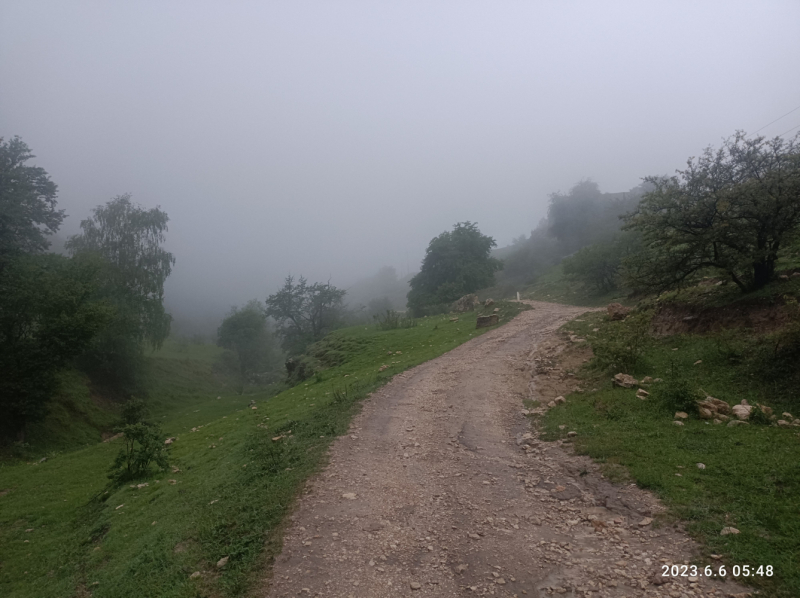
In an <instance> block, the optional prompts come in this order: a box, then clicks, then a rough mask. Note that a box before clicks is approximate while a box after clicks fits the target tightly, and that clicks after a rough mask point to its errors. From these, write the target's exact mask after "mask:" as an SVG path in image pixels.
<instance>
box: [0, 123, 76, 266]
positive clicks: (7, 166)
mask: <svg viewBox="0 0 800 598" xmlns="http://www.w3.org/2000/svg"><path fill="white" fill-rule="evenodd" d="M34 157H35V156H34V155H33V154H32V153H31V150H30V148H29V147H28V146H27V145H26V144H25V142H24V141H22V139H20V138H19V137H14V138H13V139H11V140H10V141H6V142H4V141H3V138H2V137H0V269H2V268H3V267H4V266H5V264H6V263H7V262H8V260H9V259H10V258H12V257H13V256H15V255H19V254H21V253H37V252H41V251H44V250H46V249H47V248H48V247H49V246H50V243H49V242H48V240H47V236H46V234H45V230H49V231H50V232H51V233H54V232H56V231H57V230H58V227H59V226H61V222H62V220H63V219H64V211H63V210H57V209H56V193H57V191H58V187H57V186H56V184H55V183H54V182H53V181H51V180H50V176H49V175H48V174H47V172H46V171H45V170H44V169H43V168H40V167H38V166H28V165H26V164H25V163H26V162H27V161H28V160H30V159H31V158H34Z"/></svg>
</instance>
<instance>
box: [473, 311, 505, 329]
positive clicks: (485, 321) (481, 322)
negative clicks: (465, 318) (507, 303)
mask: <svg viewBox="0 0 800 598" xmlns="http://www.w3.org/2000/svg"><path fill="white" fill-rule="evenodd" d="M498 322H500V317H499V316H498V315H497V314H492V315H491V316H478V321H477V323H476V324H475V328H487V327H489V326H494V325H495V324H497V323H498Z"/></svg>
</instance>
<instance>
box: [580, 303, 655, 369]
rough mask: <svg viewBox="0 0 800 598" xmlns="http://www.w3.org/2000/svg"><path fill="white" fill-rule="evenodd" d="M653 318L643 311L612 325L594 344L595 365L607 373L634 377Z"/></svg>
mask: <svg viewBox="0 0 800 598" xmlns="http://www.w3.org/2000/svg"><path fill="white" fill-rule="evenodd" d="M652 317H653V314H652V312H650V311H642V312H636V313H633V314H631V315H629V316H628V317H627V318H625V319H624V320H622V321H621V322H610V323H608V324H607V325H606V327H605V328H604V329H603V335H602V337H601V338H599V339H598V340H597V341H595V343H594V344H593V349H594V355H595V357H594V362H595V365H596V366H597V367H599V368H600V369H602V370H604V371H614V372H624V373H626V374H630V373H632V372H633V370H634V369H635V368H636V366H637V365H639V362H640V361H641V357H642V354H643V353H644V349H645V346H646V343H647V341H648V339H649V331H650V321H651V320H652Z"/></svg>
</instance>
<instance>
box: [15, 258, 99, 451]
mask: <svg viewBox="0 0 800 598" xmlns="http://www.w3.org/2000/svg"><path fill="white" fill-rule="evenodd" d="M100 269H101V264H99V263H98V262H97V260H91V259H76V258H73V259H68V258H66V257H63V256H59V255H54V254H46V255H28V256H21V257H18V258H16V259H15V260H13V261H12V262H9V263H8V264H7V266H6V268H4V269H3V271H2V272H1V273H0V371H2V372H3V375H2V376H0V409H2V413H3V417H2V418H0V422H2V423H0V432H1V433H2V435H3V436H6V437H9V436H12V435H14V434H16V435H17V436H18V437H20V438H22V437H23V436H24V428H25V424H27V423H28V422H33V421H37V420H40V419H42V418H43V417H44V416H45V414H46V412H47V404H48V402H49V401H50V399H51V397H52V396H53V394H54V392H55V391H56V388H57V385H58V381H57V374H58V371H59V370H60V369H61V368H63V367H64V366H66V365H67V363H68V362H69V360H70V359H72V358H73V357H74V356H75V355H76V354H78V353H80V352H81V351H83V350H84V349H85V348H86V347H87V346H88V344H89V343H90V341H91V340H92V339H93V338H94V336H95V335H96V334H97V333H98V332H99V331H100V330H101V329H102V328H103V327H104V326H105V325H106V324H107V322H108V321H109V319H110V318H111V315H112V310H111V309H110V307H109V306H108V305H107V304H105V303H103V302H102V301H99V300H98V299H97V286H98V279H99V272H100Z"/></svg>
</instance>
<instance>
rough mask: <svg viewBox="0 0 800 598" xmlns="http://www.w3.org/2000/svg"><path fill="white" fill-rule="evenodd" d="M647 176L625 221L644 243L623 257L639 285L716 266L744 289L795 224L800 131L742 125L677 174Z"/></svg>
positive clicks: (766, 268) (762, 276) (670, 281)
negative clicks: (753, 133)
mask: <svg viewBox="0 0 800 598" xmlns="http://www.w3.org/2000/svg"><path fill="white" fill-rule="evenodd" d="M645 181H647V182H648V183H650V184H651V185H653V190H652V191H650V192H649V193H646V194H645V195H644V197H643V199H642V201H641V203H640V205H639V207H638V209H637V210H636V211H635V212H634V213H633V214H631V215H629V216H628V217H627V218H626V224H625V228H626V229H628V230H636V231H639V232H641V234H642V240H643V245H644V250H643V251H642V252H640V253H638V254H636V255H634V256H632V257H631V258H630V259H629V260H628V261H627V264H626V268H627V272H628V276H629V278H630V279H631V281H632V282H633V283H634V284H636V285H638V286H641V287H645V288H651V289H655V290H659V291H661V290H666V289H669V288H673V287H676V286H679V285H680V284H681V283H683V282H684V281H685V280H687V279H689V278H690V277H692V276H693V275H694V274H696V273H697V272H699V271H701V270H704V269H713V270H717V271H720V272H722V273H724V274H725V275H726V276H728V277H729V278H730V279H731V280H732V281H733V282H734V283H735V284H736V285H737V286H738V287H739V288H740V289H741V290H742V291H745V292H746V291H752V290H756V289H759V288H761V287H763V286H764V285H766V284H767V283H768V282H769V281H770V280H771V279H772V278H773V276H774V274H775V262H776V261H777V259H778V252H779V250H780V249H781V248H782V247H783V246H784V244H786V243H787V242H790V241H791V240H792V239H794V238H796V237H797V235H798V232H799V231H800V135H798V136H796V137H795V138H794V139H793V140H790V141H786V140H784V139H782V138H780V137H776V138H775V139H772V140H767V139H766V138H764V137H754V138H752V139H748V138H747V136H746V135H745V134H744V133H743V132H741V131H740V132H737V133H736V134H735V135H734V136H733V137H732V138H729V139H728V140H726V141H725V142H724V144H723V146H722V147H721V148H719V149H718V150H714V149H712V148H711V147H708V148H706V150H705V151H704V152H703V154H702V155H701V156H700V157H699V158H690V159H689V160H688V162H687V167H686V169H685V170H679V171H677V176H672V177H655V176H654V177H647V178H646V179H645Z"/></svg>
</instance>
